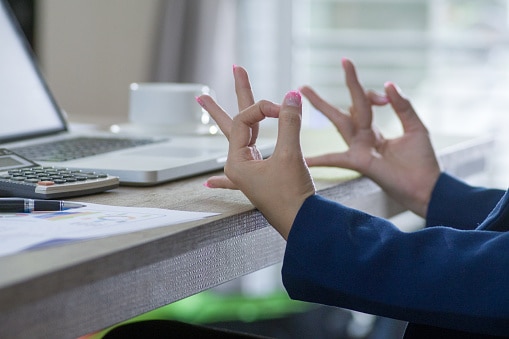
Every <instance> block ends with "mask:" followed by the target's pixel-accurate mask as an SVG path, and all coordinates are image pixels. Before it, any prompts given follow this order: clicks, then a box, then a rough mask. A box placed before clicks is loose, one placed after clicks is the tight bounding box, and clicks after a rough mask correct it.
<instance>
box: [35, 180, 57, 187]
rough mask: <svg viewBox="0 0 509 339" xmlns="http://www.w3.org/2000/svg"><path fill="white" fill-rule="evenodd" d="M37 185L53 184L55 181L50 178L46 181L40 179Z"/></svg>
mask: <svg viewBox="0 0 509 339" xmlns="http://www.w3.org/2000/svg"><path fill="white" fill-rule="evenodd" d="M37 185H41V186H53V185H55V183H54V182H53V181H50V180H44V181H39V182H38V183H37Z"/></svg>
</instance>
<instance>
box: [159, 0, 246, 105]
mask: <svg viewBox="0 0 509 339" xmlns="http://www.w3.org/2000/svg"><path fill="white" fill-rule="evenodd" d="M235 19H236V1H235V0H163V1H162V2H161V11H160V18H159V24H158V26H159V29H158V32H157V37H156V39H157V41H156V43H155V48H156V51H155V60H154V62H153V65H152V76H151V81H154V82H196V83H202V84H205V85H208V86H210V87H211V88H212V89H213V90H214V91H215V92H216V97H217V98H218V100H219V102H220V103H221V105H222V106H223V107H225V109H227V110H229V111H231V110H232V109H235V110H236V102H235V96H234V92H233V79H232V76H231V69H232V65H233V64H235V59H236V52H235V51H236V48H235V45H236V44H235V42H236V29H235V26H236V23H235Z"/></svg>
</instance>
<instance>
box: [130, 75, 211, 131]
mask: <svg viewBox="0 0 509 339" xmlns="http://www.w3.org/2000/svg"><path fill="white" fill-rule="evenodd" d="M202 94H209V95H211V96H213V97H214V96H215V94H214V91H213V90H211V89H210V88H209V87H208V86H206V85H203V84H196V83H167V82H157V83H156V82H154V83H132V84H131V86H130V93H129V121H130V122H131V123H133V124H135V125H138V126H142V127H147V128H152V129H157V130H160V131H169V132H172V133H180V134H215V133H217V132H218V129H217V126H216V125H215V124H214V122H213V121H212V119H211V118H210V116H209V114H208V113H207V112H206V111H205V110H204V109H202V108H201V106H200V105H199V104H198V103H197V102H196V97H198V96H200V95H202Z"/></svg>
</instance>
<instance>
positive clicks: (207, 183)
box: [203, 181, 212, 188]
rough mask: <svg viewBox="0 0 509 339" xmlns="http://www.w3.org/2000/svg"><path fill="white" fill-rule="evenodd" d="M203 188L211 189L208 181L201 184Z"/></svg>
mask: <svg viewBox="0 0 509 339" xmlns="http://www.w3.org/2000/svg"><path fill="white" fill-rule="evenodd" d="M203 186H205V187H207V188H212V186H210V184H209V182H208V181H205V182H204V183H203Z"/></svg>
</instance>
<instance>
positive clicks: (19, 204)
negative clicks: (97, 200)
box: [0, 198, 85, 213]
mask: <svg viewBox="0 0 509 339" xmlns="http://www.w3.org/2000/svg"><path fill="white" fill-rule="evenodd" d="M84 206H85V205H83V204H79V203H75V202H70V201H60V200H36V199H23V198H0V213H30V212H35V211H63V210H67V209H71V208H80V207H84Z"/></svg>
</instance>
